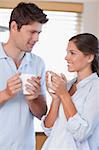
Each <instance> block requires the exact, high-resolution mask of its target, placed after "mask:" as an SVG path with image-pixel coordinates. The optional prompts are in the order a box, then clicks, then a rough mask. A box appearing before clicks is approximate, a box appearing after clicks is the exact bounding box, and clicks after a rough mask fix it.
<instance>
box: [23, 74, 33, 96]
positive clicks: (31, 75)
mask: <svg viewBox="0 0 99 150" xmlns="http://www.w3.org/2000/svg"><path fill="white" fill-rule="evenodd" d="M33 76H35V75H33V74H28V73H22V74H21V75H20V79H21V81H22V90H23V94H25V95H29V94H30V93H29V92H28V91H27V90H26V84H30V83H29V82H28V81H27V79H31V77H33Z"/></svg>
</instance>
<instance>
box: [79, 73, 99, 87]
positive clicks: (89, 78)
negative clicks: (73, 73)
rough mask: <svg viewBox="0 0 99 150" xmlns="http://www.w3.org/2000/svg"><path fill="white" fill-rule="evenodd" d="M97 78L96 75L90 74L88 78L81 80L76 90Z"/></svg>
mask: <svg viewBox="0 0 99 150" xmlns="http://www.w3.org/2000/svg"><path fill="white" fill-rule="evenodd" d="M97 78H98V75H97V73H92V74H91V75H90V76H88V77H86V78H85V79H83V80H81V81H80V82H79V83H78V84H77V88H79V87H81V88H83V87H84V86H85V85H86V84H87V83H88V82H90V81H91V80H94V79H97Z"/></svg>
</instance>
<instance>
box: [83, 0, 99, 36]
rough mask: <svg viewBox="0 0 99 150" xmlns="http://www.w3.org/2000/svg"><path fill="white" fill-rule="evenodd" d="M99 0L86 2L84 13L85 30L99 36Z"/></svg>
mask: <svg viewBox="0 0 99 150" xmlns="http://www.w3.org/2000/svg"><path fill="white" fill-rule="evenodd" d="M98 8H99V1H98V2H85V3H84V13H83V31H84V32H91V33H93V34H95V35H96V36H97V37H99V9H98Z"/></svg>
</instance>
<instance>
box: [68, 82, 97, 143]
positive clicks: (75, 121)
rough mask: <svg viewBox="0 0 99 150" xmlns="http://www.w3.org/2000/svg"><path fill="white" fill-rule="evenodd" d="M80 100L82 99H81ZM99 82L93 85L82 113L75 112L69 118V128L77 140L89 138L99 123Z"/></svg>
mask: <svg viewBox="0 0 99 150" xmlns="http://www.w3.org/2000/svg"><path fill="white" fill-rule="evenodd" d="M79 100H80V99H79ZM98 118H99V84H98V86H97V85H93V87H92V88H91V90H90V92H89V94H88V95H87V98H86V101H85V103H84V109H83V113H82V114H79V113H77V114H75V115H74V116H73V117H71V118H69V119H68V122H67V128H68V130H69V131H70V132H71V133H72V135H73V137H74V138H75V140H77V141H79V142H82V141H83V140H85V139H87V138H88V137H89V136H90V135H91V134H93V131H94V129H95V127H96V126H97V124H98V123H99V119H98Z"/></svg>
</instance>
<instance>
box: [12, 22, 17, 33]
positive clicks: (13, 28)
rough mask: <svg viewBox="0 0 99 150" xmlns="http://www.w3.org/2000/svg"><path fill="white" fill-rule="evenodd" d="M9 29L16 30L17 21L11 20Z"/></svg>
mask: <svg viewBox="0 0 99 150" xmlns="http://www.w3.org/2000/svg"><path fill="white" fill-rule="evenodd" d="M11 30H13V31H16V30H17V23H16V22H15V21H12V22H11Z"/></svg>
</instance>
